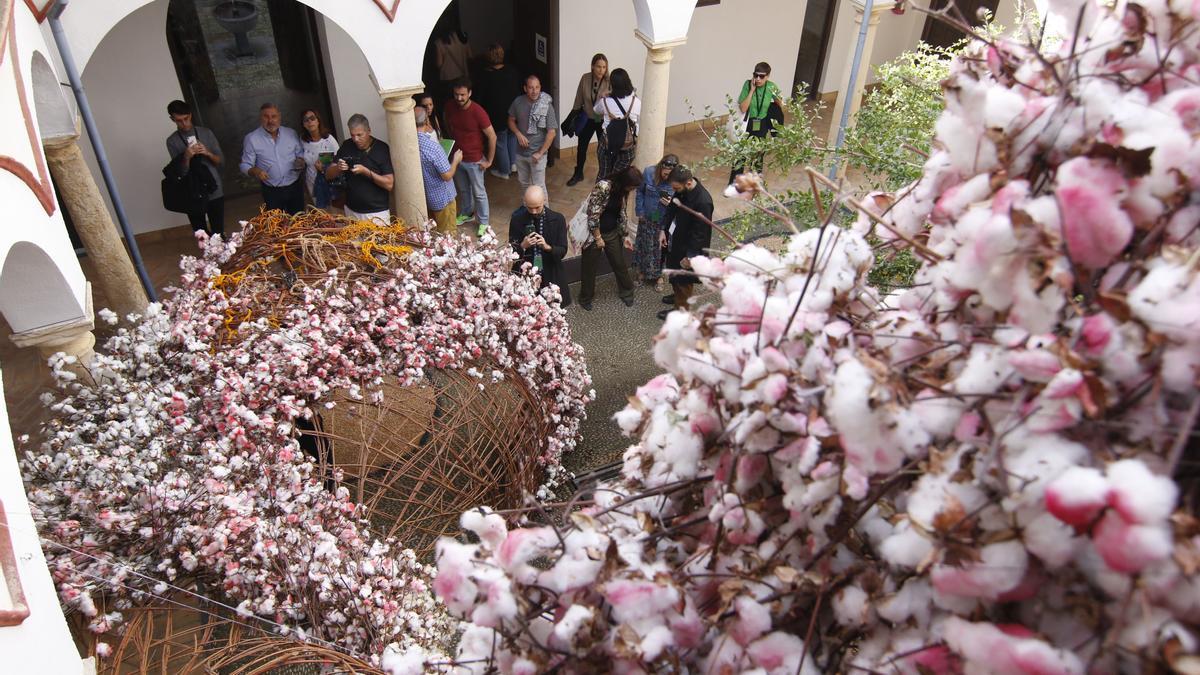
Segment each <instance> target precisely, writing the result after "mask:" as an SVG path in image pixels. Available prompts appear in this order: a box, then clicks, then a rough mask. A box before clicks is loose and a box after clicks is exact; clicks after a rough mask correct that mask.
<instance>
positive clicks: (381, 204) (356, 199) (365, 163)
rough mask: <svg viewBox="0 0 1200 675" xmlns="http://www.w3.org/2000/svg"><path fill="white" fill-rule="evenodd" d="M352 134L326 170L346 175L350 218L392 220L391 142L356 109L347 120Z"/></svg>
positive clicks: (332, 175)
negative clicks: (378, 134)
mask: <svg viewBox="0 0 1200 675" xmlns="http://www.w3.org/2000/svg"><path fill="white" fill-rule="evenodd" d="M346 128H347V129H349V130H350V138H348V139H347V140H346V142H345V143H342V147H340V148H338V151H337V156H336V160H337V161H335V162H334V163H333V164H330V165H329V168H328V169H326V170H325V177H326V178H328V179H329V180H334V179H336V178H337V177H338V176H341V175H342V174H347V175H346V216H347V217H348V218H350V219H351V220H373V221H376V222H378V223H380V224H387V223H388V222H389V221H390V220H391V208H390V198H391V192H392V186H393V184H394V183H395V178H394V176H393V175H392V153H391V150H390V149H389V148H388V144H387V143H384V142H383V141H381V140H379V139H377V138H375V137H374V136H372V135H371V124H370V122H368V121H367V118H366V116H365V115H361V114H358V113H355V114H353V115H351V116H350V119H349V120H347V122H346Z"/></svg>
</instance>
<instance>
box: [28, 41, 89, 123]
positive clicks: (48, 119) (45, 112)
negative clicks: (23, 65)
mask: <svg viewBox="0 0 1200 675" xmlns="http://www.w3.org/2000/svg"><path fill="white" fill-rule="evenodd" d="M29 72H30V73H32V75H33V106H34V110H35V111H37V120H38V132H39V133H40V134H41V137H42V140H43V141H46V140H48V139H52V138H61V137H63V136H74V135H75V134H76V133H77V132H76V129H75V112H74V110H73V109H72V108H71V104H70V103H68V102H67V101H68V99H67V97H66V94H65V93H64V92H63V85H62V83H60V82H59V81H58V76H57V75H56V74H55V72H54V68H53V67H52V66H51V65H50V60H49V59H48V58H46V55H45V54H43V53H42V52H41V50H39V49H35V50H34V51H33V58H32V59H30V64H29Z"/></svg>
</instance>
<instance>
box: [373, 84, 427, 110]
mask: <svg viewBox="0 0 1200 675" xmlns="http://www.w3.org/2000/svg"><path fill="white" fill-rule="evenodd" d="M424 91H425V85H424V84H415V85H412V86H408V87H397V88H395V89H380V90H379V98H381V99H383V109H384V110H387V111H389V112H398V113H406V112H408V111H410V110H412V109H413V108H414V107H415V106H416V101H414V100H413V96H414V95H415V94H420V93H422V92H424Z"/></svg>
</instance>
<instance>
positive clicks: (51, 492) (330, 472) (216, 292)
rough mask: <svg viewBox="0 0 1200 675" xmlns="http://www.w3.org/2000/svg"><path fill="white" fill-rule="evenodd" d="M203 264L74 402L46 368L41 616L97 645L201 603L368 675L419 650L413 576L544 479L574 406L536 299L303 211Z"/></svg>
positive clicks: (567, 372) (468, 267)
mask: <svg viewBox="0 0 1200 675" xmlns="http://www.w3.org/2000/svg"><path fill="white" fill-rule="evenodd" d="M201 243H202V247H203V250H204V252H203V256H202V257H200V258H185V259H184V260H183V262H182V263H181V268H182V271H183V274H182V277H181V285H180V288H179V289H176V290H175V291H174V292H173V293H172V295H171V297H170V298H169V299H168V300H166V301H165V302H164V303H163V304H162V305H161V306H159V305H151V306H150V307H149V308H148V309H147V312H146V315H145V316H142V317H135V318H134V320H133V321H132V322H131V324H130V325H128V326H123V327H121V328H120V329H119V330H118V331H117V332H116V334H115V335H114V336H113V337H112V338H111V339H110V340H109V341H108V342H107V343H106V344H105V346H104V349H103V350H100V351H99V352H98V355H97V357H96V360H95V361H94V363H93V364H92V365H91V369H92V371H93V373H94V375H95V380H94V382H93V381H89V382H82V381H79V380H77V379H75V376H74V375H73V374H72V372H71V364H69V363H68V362H67V361H66V359H63V358H61V357H60V358H59V359H57V360H55V361H53V363H52V367H53V372H54V374H55V377H56V379H57V380H58V383H59V386H60V388H61V389H62V390H63V392H64V394H63V396H62V397H61V398H59V399H57V400H51V401H50V402H49V404H50V405H51V407H52V409H53V410H54V412H55V417H54V418H53V419H52V420H51V421H50V422H49V423H47V425H46V427H45V428H44V429H43V433H42V435H41V438H40V441H41V443H40V447H37V448H34V449H32V452H30V453H29V454H28V456H27V457H26V459H25V460H24V462H23V471H24V473H25V477H26V480H27V481H28V485H29V490H28V491H29V495H30V499H31V501H32V502H33V503H34V504H35V505H36V511H37V518H38V523H39V528H40V530H41V533H42V536H43V538H44V540H45V542H46V546H45V549H46V552H47V558H48V561H49V563H50V566H51V568H52V571H53V573H54V575H55V579H56V582H57V583H58V587H59V593H60V597H61V598H62V600H63V603H64V605H66V607H67V608H68V609H69V610H71V611H74V612H78V613H79V614H80V615H81V617H82V618H83V619H84V621H83V623H86V625H87V626H88V629H89V630H91V631H92V632H94V633H112V632H115V633H117V634H118V635H119V634H120V631H121V630H122V624H123V623H124V622H125V620H126V617H125V615H124V613H125V612H128V611H130V609H131V608H133V607H137V606H140V605H143V604H144V603H145V599H146V597H147V596H146V595H143V594H150V595H151V596H155V597H158V596H162V595H163V594H165V593H166V592H168V590H171V586H175V587H185V588H190V587H191V584H198V585H200V586H201V587H203V588H207V589H212V590H213V597H214V599H218V600H220V601H221V602H222V603H223V604H225V605H227V606H229V607H236V609H237V612H238V614H239V615H240V616H243V617H249V616H250V615H254V616H258V617H261V618H264V619H267V620H269V621H271V622H274V623H276V624H280V625H286V626H291V627H293V628H297V629H298V628H300V627H303V629H304V631H305V632H306V634H307V635H309V636H311V637H312V638H314V639H317V640H320V641H323V642H322V643H324V644H329V645H333V646H334V647H335V648H337V649H339V650H342V651H343V653H345V654H347V655H350V656H353V657H354V658H359V659H365V660H367V661H369V662H371V663H377V662H378V659H379V658H380V657H381V656H382V655H383V653H384V652H385V650H386V649H387V648H389V647H392V646H396V647H402V648H407V647H414V646H416V647H420V648H422V649H429V650H432V652H436V651H438V650H440V649H442V648H443V647H444V645H445V644H446V640H447V639H448V637H449V635H450V633H452V631H453V627H452V625H451V623H450V621H449V620H448V617H447V616H446V614H445V612H444V610H443V609H442V608H441V607H439V606H438V605H437V604H436V602H435V601H434V600H433V598H432V595H431V593H430V586H429V584H430V583H431V577H430V574H429V572H430V570H429V568H428V567H427V566H426V565H424V564H422V563H421V562H420V558H421V557H422V556H428V554H429V553H430V552H431V549H432V546H433V543H434V541H436V539H437V537H438V536H439V535H441V534H443V533H449V532H454V531H456V528H457V519H458V514H459V513H461V512H463V511H465V510H467V509H469V508H471V507H473V506H475V505H477V504H480V503H483V504H488V505H490V506H493V507H494V508H505V507H510V506H516V505H518V504H519V503H520V501H521V500H522V498H523V497H524V495H525V494H526V493H528V492H529V491H531V490H534V489H535V488H537V486H538V483H539V482H540V481H541V480H542V479H543V478H544V477H548V478H549V479H551V480H553V479H554V477H555V476H557V475H559V472H560V471H561V469H560V458H561V455H562V453H564V452H566V451H569V450H571V449H573V448H574V445H575V441H576V437H577V435H578V429H579V423H580V422H581V421H582V419H583V417H584V410H585V406H586V404H587V403H588V401H589V400H590V399H591V397H592V396H593V393H592V392H591V390H590V386H591V380H590V378H589V377H588V374H587V371H586V369H585V367H584V363H583V353H582V349H581V348H580V347H579V345H577V344H576V343H575V342H573V341H572V340H571V337H570V331H569V328H568V326H567V323H566V318H565V315H564V313H563V311H562V310H561V309H560V308H559V307H558V303H557V302H556V300H557V298H555V297H554V295H555V293H557V291H556V290H555V288H554V287H553V286H551V287H549V288H547V289H544V290H539V289H538V279H537V278H536V277H535V276H532V275H531V274H528V273H516V274H514V273H513V272H512V270H511V260H512V255H511V253H510V252H509V250H508V248H507V247H504V246H500V245H498V244H497V242H496V241H495V239H493V238H491V237H490V236H489V237H484V238H483V239H482V240H480V241H476V240H474V239H467V238H461V239H458V238H450V237H433V236H432V235H431V234H429V233H426V232H421V231H416V230H410V229H407V228H405V227H404V226H403V225H402V224H399V223H393V224H390V225H377V224H373V223H368V222H353V221H349V220H346V219H344V218H335V217H332V216H330V215H328V214H325V213H323V212H319V211H311V212H307V213H304V214H300V215H298V216H287V215H284V214H282V213H280V212H266V213H263V214H261V215H259V216H258V217H256V218H255V219H253V220H252V221H250V222H248V223H246V224H245V227H244V228H243V232H242V233H240V234H235V235H233V236H232V237H231V238H230V239H229V240H228V241H224V240H222V239H219V238H214V239H212V240H205V239H204V238H203V236H202V235H201ZM99 315H100V316H101V318H103V319H104V320H106V321H109V322H111V323H115V322H116V316H115V315H113V314H112V313H111V312H107V310H102V311H101V312H99ZM101 607H108V608H110V609H108V610H102V609H101ZM105 651H110V650H109V649H107V648H104V649H99V650H98V653H101V654H102V653H103V652H105Z"/></svg>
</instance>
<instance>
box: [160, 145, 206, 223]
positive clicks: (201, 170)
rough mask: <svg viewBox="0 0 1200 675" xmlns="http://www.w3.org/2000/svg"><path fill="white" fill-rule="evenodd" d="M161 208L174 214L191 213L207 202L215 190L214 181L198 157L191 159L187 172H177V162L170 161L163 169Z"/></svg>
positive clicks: (174, 160)
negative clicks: (197, 206)
mask: <svg viewBox="0 0 1200 675" xmlns="http://www.w3.org/2000/svg"><path fill="white" fill-rule="evenodd" d="M162 172H163V179H162V203H163V208H164V209H166V210H168V211H171V212H174V213H191V212H192V211H194V210H195V206H196V205H198V204H202V203H204V202H206V201H208V196H209V195H210V194H212V193H213V192H216V190H217V183H216V180H214V179H213V177H212V174H210V173H209V172H208V167H206V166H205V165H204V159H203V158H202V157H200V156H199V155H196V156H195V157H192V161H191V165H190V166H189V167H188V172H187V173H183V172H181V171H180V170H179V161H178V160H176V159H172V160H171V161H170V162H168V163H167V165H166V166H164V167H163V170H162Z"/></svg>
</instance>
